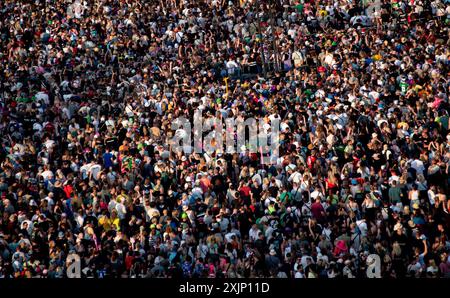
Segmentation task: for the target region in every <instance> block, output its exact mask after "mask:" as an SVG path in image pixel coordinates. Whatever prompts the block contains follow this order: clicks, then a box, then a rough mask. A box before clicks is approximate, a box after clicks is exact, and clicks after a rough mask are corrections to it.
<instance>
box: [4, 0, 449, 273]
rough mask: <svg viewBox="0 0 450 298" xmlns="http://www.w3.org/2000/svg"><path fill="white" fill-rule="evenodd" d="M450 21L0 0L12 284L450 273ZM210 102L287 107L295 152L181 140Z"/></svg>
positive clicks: (434, 5) (301, 7) (393, 11)
mask: <svg viewBox="0 0 450 298" xmlns="http://www.w3.org/2000/svg"><path fill="white" fill-rule="evenodd" d="M373 5H375V8H374V6H373ZM449 17H450V3H449V1H446V0H434V1H429V0H409V1H406V0H381V1H379V2H377V3H375V4H374V3H373V2H371V1H356V0H353V1H352V0H318V1H312V0H271V1H269V0H265V1H264V0H262V1H251V0H247V1H246V0H167V1H165V0H162V1H157V0H155V1H134V0H92V1H78V0H73V1H72V0H28V1H27V0H23V1H15V0H1V1H0V18H1V22H0V34H1V41H0V70H1V74H0V115H1V123H0V136H1V148H0V162H1V169H0V194H1V200H0V277H4V278H27V277H33V278H61V277H66V276H67V270H68V268H69V266H70V265H72V264H73V263H72V262H73V260H74V258H72V257H71V255H77V256H79V258H80V262H79V263H80V268H81V277H87V278H90V277H94V278H112V277H113V278H141V277H172V278H175V277H177V278H178V277H184V278H197V277H210V278H219V277H228V278H234V277H279V278H283V277H284V278H286V277H287V278H365V277H368V275H370V274H369V273H368V272H369V271H370V270H368V269H370V268H373V267H374V266H375V267H376V266H378V269H379V273H380V276H381V277H383V278H401V277H428V278H435V277H449V276H450V255H449V248H450V239H449V236H450V233H449V231H450V214H449V212H450V200H449V197H448V194H449V186H450V175H449V174H450V130H449V124H450V120H449V107H450V106H449V93H450V92H449V91H450V85H449V80H448V78H449V65H450V60H449V58H450V56H449V55H450V51H449V20H450V19H449ZM199 109H200V110H202V113H203V117H204V118H208V117H213V116H215V115H217V113H219V114H220V115H222V116H223V117H224V118H226V117H231V116H242V117H257V118H263V119H266V120H267V123H270V119H273V117H275V118H279V119H281V132H280V145H279V158H278V159H277V160H276V161H275V162H273V163H272V164H264V163H261V158H262V156H261V154H258V153H255V152H249V151H248V150H243V152H238V153H235V154H216V153H213V154H206V153H192V154H186V153H183V152H172V150H171V145H170V144H171V139H172V137H173V136H174V131H173V130H172V128H171V123H172V122H173V120H174V119H177V118H178V117H180V116H186V117H189V118H190V119H191V120H192V118H193V115H194V112H195V111H197V110H199ZM374 255H376V256H378V257H379V259H377V258H376V257H374ZM75 259H76V258H75ZM373 262H374V263H373ZM378 269H375V271H374V272H377V270H378Z"/></svg>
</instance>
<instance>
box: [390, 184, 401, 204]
mask: <svg viewBox="0 0 450 298" xmlns="http://www.w3.org/2000/svg"><path fill="white" fill-rule="evenodd" d="M401 193H402V190H401V189H400V187H398V186H395V187H391V188H389V200H390V201H391V203H393V204H397V203H400V202H401V197H400V195H401Z"/></svg>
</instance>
